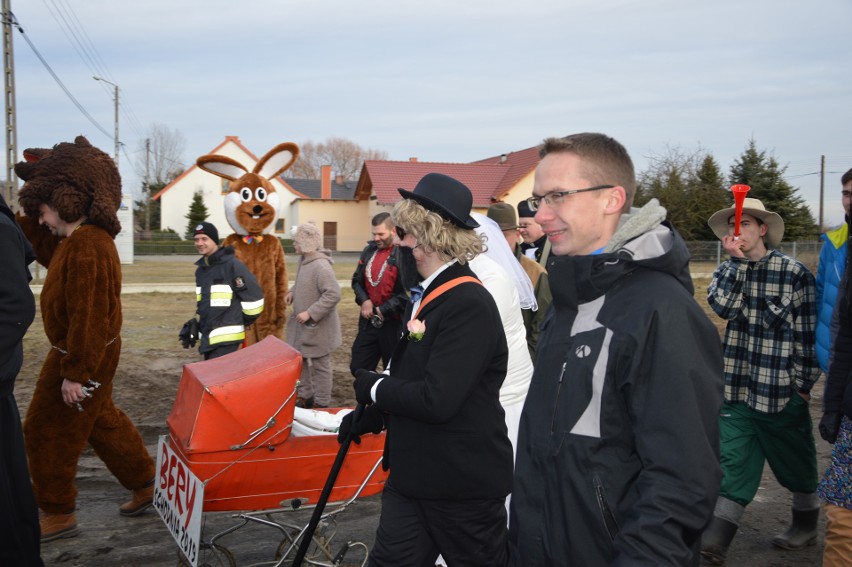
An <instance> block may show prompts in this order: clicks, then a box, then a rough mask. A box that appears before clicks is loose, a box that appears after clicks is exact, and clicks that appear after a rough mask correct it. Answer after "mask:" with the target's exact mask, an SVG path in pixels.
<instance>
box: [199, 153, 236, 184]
mask: <svg viewBox="0 0 852 567" xmlns="http://www.w3.org/2000/svg"><path fill="white" fill-rule="evenodd" d="M195 163H196V165H198V167H200V168H201V169H203V170H204V171H207V172H209V173H212V174H213V175H218V176H219V177H224V178H225V179H227V180H228V181H236V180H237V179H239V178H240V177H242V176H243V174H244V173H248V169H246V167H245V166H244V165H242V164H241V163H240V162H238V161H236V160H234V159H231V158H229V157H227V156H220V155H216V154H210V155H206V156H201V157H200V158H198V159H197V160H195Z"/></svg>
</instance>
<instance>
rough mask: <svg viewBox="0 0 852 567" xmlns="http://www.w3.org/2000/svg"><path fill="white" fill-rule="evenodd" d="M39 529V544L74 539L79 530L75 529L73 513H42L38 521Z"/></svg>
mask: <svg viewBox="0 0 852 567" xmlns="http://www.w3.org/2000/svg"><path fill="white" fill-rule="evenodd" d="M38 525H39V527H40V528H41V542H42V543H47V542H49V541H53V540H55V539H61V538H64V537H76V536H77V535H78V534H79V533H80V530H78V529H77V518H75V517H74V512H71V513H70V514H50V513H48V512H42V513H41V516H40V517H39V519H38Z"/></svg>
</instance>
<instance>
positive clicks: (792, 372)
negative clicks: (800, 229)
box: [707, 250, 820, 413]
mask: <svg viewBox="0 0 852 567" xmlns="http://www.w3.org/2000/svg"><path fill="white" fill-rule="evenodd" d="M707 301H708V303H710V307H711V308H712V309H713V311H715V312H716V314H717V315H718V316H719V317H722V318H723V319H727V321H728V325H727V328H726V329H725V341H724V347H725V401H727V402H730V403H736V402H743V403H745V404H747V405H748V407H750V408H752V409H754V410H756V411H760V412H764V413H777V412H779V411H781V410H782V409H784V406H785V405H787V402H788V401H789V400H790V397H791V396H793V395H794V394H795V392H796V391H799V392H809V391H810V389H811V387H812V386H813V385H814V382H816V381H817V379H818V378H819V375H820V369H819V363H818V362H817V359H816V352H815V349H814V342H815V334H816V333H815V327H816V288H815V283H814V277H813V274H811V273H810V272H809V271H808V269H807V268H805V266H804V265H802V263H801V262H798V261H796V260H794V259H792V258H790V257H789V256H785V255H784V254H782V253H780V252H778V251H777V250H771V251H770V252H769V254H767V255H766V256H764V257H763V258H761V259H760V260H758V261H756V262H752V261H748V260H746V259H739V258H731V259H730V260H728V261H726V262H724V263H722V265H720V266H719V267H718V268H716V271H715V272H714V273H713V281H712V282H711V283H710V288H709V289H708V292H707Z"/></svg>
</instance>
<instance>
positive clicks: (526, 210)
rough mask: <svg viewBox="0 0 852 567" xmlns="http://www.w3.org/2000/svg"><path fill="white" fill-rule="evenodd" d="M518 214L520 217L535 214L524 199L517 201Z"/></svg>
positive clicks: (528, 216)
mask: <svg viewBox="0 0 852 567" xmlns="http://www.w3.org/2000/svg"><path fill="white" fill-rule="evenodd" d="M518 216H519V217H521V218H522V219H523V218H530V217H534V216H535V211H534V210H532V209H531V208H530V204H529V203H528V202H527V200H526V199H524V200H523V201H521V202H520V203H518Z"/></svg>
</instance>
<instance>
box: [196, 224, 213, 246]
mask: <svg viewBox="0 0 852 567" xmlns="http://www.w3.org/2000/svg"><path fill="white" fill-rule="evenodd" d="M199 234H205V235H207V237H208V238H209V239H210V240H212V241H213V242H215V243H216V244H219V231H218V230H216V227H215V226H213V224H212V223H209V222H200V223H198V224H197V225H195V230H194V231H193V233H192V235H193V236H197V235H199Z"/></svg>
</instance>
